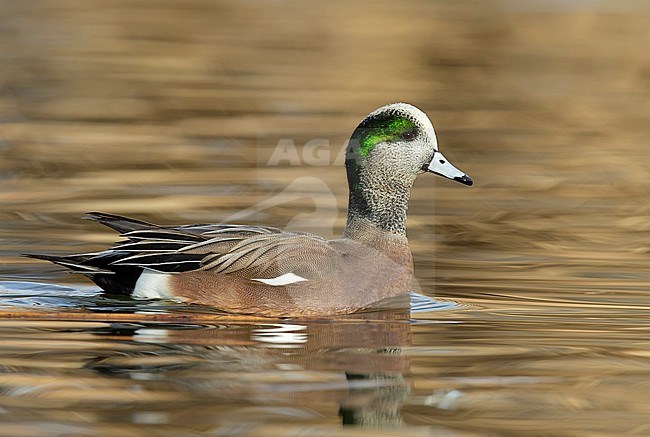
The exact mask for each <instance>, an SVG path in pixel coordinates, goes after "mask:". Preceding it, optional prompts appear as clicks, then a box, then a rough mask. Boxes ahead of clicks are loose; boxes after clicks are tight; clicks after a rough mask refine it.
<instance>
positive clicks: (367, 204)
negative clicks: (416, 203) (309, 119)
mask: <svg viewBox="0 0 650 437" xmlns="http://www.w3.org/2000/svg"><path fill="white" fill-rule="evenodd" d="M345 165H346V172H347V176H348V184H349V188H350V206H349V213H348V224H349V225H352V224H353V223H352V222H351V219H352V221H354V220H356V219H358V218H359V217H363V218H365V219H368V220H369V221H371V222H372V223H373V224H375V225H376V226H379V227H380V228H382V229H384V230H388V231H390V232H395V233H400V234H401V233H405V232H406V229H405V228H406V209H407V207H408V198H409V194H410V191H411V188H412V186H413V182H414V181H415V178H416V177H417V176H418V175H419V174H422V173H425V172H430V173H434V174H437V175H439V176H442V177H445V178H447V179H451V180H454V181H457V182H460V183H462V184H464V185H470V186H471V185H473V181H472V179H471V178H470V177H469V176H468V175H466V174H465V173H464V172H462V171H460V170H458V169H457V168H456V167H454V166H453V165H452V164H451V163H450V162H449V160H448V159H447V158H445V156H444V155H443V154H442V153H440V151H439V150H438V141H437V139H436V133H435V131H434V129H433V125H432V124H431V121H430V120H429V118H428V117H427V115H426V114H425V113H424V112H422V111H421V110H419V109H418V108H416V107H415V106H412V105H409V104H406V103H394V104H391V105H386V106H382V107H381V108H379V109H376V110H375V111H373V112H371V113H370V114H368V116H366V118H364V119H363V121H362V122H361V123H360V124H359V126H357V128H356V129H355V130H354V132H353V133H352V136H351V138H350V141H349V143H348V146H347V150H346V161H345Z"/></svg>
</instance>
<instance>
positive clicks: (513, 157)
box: [0, 0, 650, 436]
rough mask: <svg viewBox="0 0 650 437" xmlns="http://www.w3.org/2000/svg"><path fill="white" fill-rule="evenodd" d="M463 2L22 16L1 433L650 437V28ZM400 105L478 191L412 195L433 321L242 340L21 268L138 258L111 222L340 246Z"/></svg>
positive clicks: (196, 320)
mask: <svg viewBox="0 0 650 437" xmlns="http://www.w3.org/2000/svg"><path fill="white" fill-rule="evenodd" d="M457 3H458V2H418V1H408V2H389V3H388V2H387V3H382V2H357V3H350V2H340V3H339V2H328V3H327V4H325V3H324V2H323V3H312V2H300V3H298V2H288V1H281V2H272V3H267V2H246V3H234V2H212V1H200V0H194V1H189V2H188V1H185V2H176V1H173V0H170V1H165V2H156V4H155V5H153V4H150V3H149V2H138V1H136V2H133V1H129V2H119V1H118V2H101V1H92V2H85V3H83V4H82V3H78V2H73V1H63V0H56V1H51V2H38V1H31V2H8V3H7V4H5V5H3V11H2V12H1V13H0V35H1V37H0V63H1V65H2V73H0V184H2V190H0V239H1V241H2V245H1V247H0V280H1V282H0V299H1V306H0V316H1V319H0V421H2V426H1V427H0V435H7V436H22V435H29V436H32V435H48V436H50V435H120V436H129V435H134V436H135V435H137V436H141V435H169V436H177V435H224V436H230V435H251V436H256V435H259V436H275V435H278V436H279V435H297V434H300V435H337V436H339V435H354V436H357V435H373V436H374V435H387V436H391V435H414V436H418V435H423V436H424V435H449V436H465V435H486V434H488V435H622V434H632V435H648V434H650V402H648V396H647V393H648V390H649V389H650V383H649V382H648V381H650V378H649V376H650V340H649V339H650V322H649V321H650V317H648V315H649V314H648V313H649V311H648V292H649V288H650V271H649V270H648V267H647V266H648V254H649V253H650V238H649V234H648V230H649V229H650V227H649V225H648V223H649V220H648V216H649V214H650V207H649V206H648V196H649V194H650V191H649V189H648V186H649V185H648V180H649V179H648V174H649V170H650V159H649V158H650V151H649V149H648V148H647V144H648V140H649V138H648V129H647V120H648V115H650V107H649V106H648V101H649V99H648V90H649V88H648V78H649V75H648V65H650V58H649V57H648V54H647V45H648V31H647V29H648V25H649V24H650V17H649V14H650V9H649V8H648V6H647V4H646V3H645V2H641V1H638V2H637V1H622V2H616V3H615V4H614V3H611V4H610V3H604V2H596V1H580V2H564V1H553V2H541V1H532V2H526V4H525V5H524V4H523V3H520V2H511V1H507V0H495V1H488V2H485V1H470V2H462V4H457ZM393 101H407V102H410V103H413V104H416V105H418V106H419V107H421V108H422V109H424V110H425V111H426V112H427V113H428V114H429V115H430V116H431V118H432V119H433V121H434V124H435V125H436V129H437V131H438V136H439V142H440V145H441V150H442V151H443V152H444V153H445V155H446V156H447V157H449V159H450V160H452V162H454V163H455V164H457V165H458V166H459V167H460V168H462V169H463V170H465V171H467V172H468V174H470V175H471V176H472V177H473V178H474V179H475V181H476V185H475V187H473V188H471V189H467V188H466V187H463V186H460V185H458V184H454V183H452V182H448V181H443V180H442V179H439V178H438V179H435V178H434V177H433V176H431V175H428V176H427V175H423V176H422V177H420V178H419V180H418V181H417V183H416V187H415V189H414V192H413V195H412V199H411V206H410V210H409V224H408V227H409V239H410V243H411V247H412V250H413V254H414V259H415V270H416V273H415V275H416V283H415V287H414V291H415V292H417V293H420V294H422V295H425V296H429V298H433V299H434V300H428V301H426V302H424V303H423V301H422V300H421V299H420V300H418V301H417V302H414V305H415V306H416V307H417V308H418V309H420V310H422V309H424V310H425V311H416V312H413V313H407V312H404V311H402V312H400V311H395V310H390V309H384V310H378V311H375V312H369V313H363V314H356V315H350V316H346V317H339V318H336V319H333V320H331V319H330V320H326V319H322V320H320V319H319V320H271V319H263V318H255V317H241V316H231V315H227V314H224V313H222V312H219V311H217V310H210V309H207V308H196V307H185V306H179V305H169V304H166V303H163V302H136V301H131V300H129V299H115V298H109V297H106V296H103V295H101V294H100V293H98V291H97V289H96V288H94V287H93V286H92V285H91V284H89V283H88V282H86V281H84V279H83V278H80V277H77V276H74V275H69V274H67V273H65V272H63V271H62V269H60V268H58V267H56V266H52V265H48V264H46V263H41V262H37V261H35V260H28V259H23V258H19V257H17V254H19V253H24V252H46V253H71V252H83V251H92V250H96V249H98V248H101V247H105V246H106V245H108V244H110V243H112V242H113V241H115V239H116V236H115V235H114V234H111V233H110V232H109V231H107V230H105V229H102V228H101V227H99V226H98V225H96V224H93V223H90V222H86V221H81V220H79V217H80V216H81V215H82V214H83V212H85V211H91V210H100V211H107V212H114V213H120V214H126V215H132V216H136V217H137V218H140V219H143V220H148V221H154V222H159V223H166V224H181V223H191V222H219V221H237V222H245V223H264V224H267V225H273V226H279V227H285V228H288V229H292V230H304V231H310V232H315V233H318V234H320V235H323V236H325V237H332V236H334V235H337V234H338V233H340V231H341V229H342V226H343V223H344V219H345V214H344V208H345V206H346V205H345V203H346V200H347V195H346V190H347V187H346V184H345V181H344V172H343V168H342V166H341V165H340V150H341V147H342V145H343V144H344V141H345V139H346V136H347V135H349V134H350V132H351V131H352V129H353V128H354V127H355V126H356V124H357V123H358V121H359V120H360V119H361V118H362V117H363V115H365V114H366V113H367V112H369V111H370V110H372V109H374V108H376V107H378V106H380V105H383V104H385V103H389V102H393ZM278 145H282V147H284V148H285V149H284V150H290V151H291V150H293V151H295V152H296V153H295V154H293V155H290V156H289V155H287V156H288V157H287V156H284V158H283V159H282V160H279V159H278V155H274V153H275V152H277V150H278ZM293 146H295V149H291V147H293ZM287 148H288V149H287ZM422 306H424V308H422ZM343 423H345V424H348V425H352V426H345V427H342V424H343Z"/></svg>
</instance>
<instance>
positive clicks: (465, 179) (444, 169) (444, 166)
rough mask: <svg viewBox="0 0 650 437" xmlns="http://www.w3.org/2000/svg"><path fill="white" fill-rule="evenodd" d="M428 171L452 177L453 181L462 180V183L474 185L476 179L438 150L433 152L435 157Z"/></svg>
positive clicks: (444, 176)
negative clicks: (455, 165) (459, 168)
mask: <svg viewBox="0 0 650 437" xmlns="http://www.w3.org/2000/svg"><path fill="white" fill-rule="evenodd" d="M425 170H426V171H429V172H431V173H434V174H437V175H438V176H442V177H443V178H447V179H451V180H452V181H456V182H460V183H461V184H464V185H468V186H470V187H471V186H472V185H474V181H473V180H472V178H470V177H469V176H467V175H466V174H465V173H463V172H462V171H460V170H458V169H457V168H456V167H454V166H453V165H452V164H451V163H450V162H449V161H448V160H447V158H445V157H444V155H443V154H442V153H440V152H438V151H436V152H435V153H434V154H433V159H432V160H431V162H430V163H429V165H428V166H427V167H425Z"/></svg>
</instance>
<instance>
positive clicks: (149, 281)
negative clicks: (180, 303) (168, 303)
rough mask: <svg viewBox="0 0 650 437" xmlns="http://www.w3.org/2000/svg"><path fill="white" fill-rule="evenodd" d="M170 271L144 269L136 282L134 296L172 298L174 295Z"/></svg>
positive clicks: (139, 297) (141, 297)
mask: <svg viewBox="0 0 650 437" xmlns="http://www.w3.org/2000/svg"><path fill="white" fill-rule="evenodd" d="M170 276H171V275H170V274H169V273H160V272H155V271H153V270H149V269H144V270H143V271H142V274H141V275H140V277H139V278H138V282H136V283H135V287H134V288H133V293H132V294H131V296H133V297H134V298H136V299H170V298H174V296H173V295H172V294H171V292H170V291H169V277H170Z"/></svg>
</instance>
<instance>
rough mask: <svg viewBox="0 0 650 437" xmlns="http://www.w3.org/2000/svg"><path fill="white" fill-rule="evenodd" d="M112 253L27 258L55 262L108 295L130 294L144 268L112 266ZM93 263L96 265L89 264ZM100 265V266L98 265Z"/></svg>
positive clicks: (30, 256) (42, 255) (32, 255)
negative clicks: (78, 274) (81, 276)
mask: <svg viewBox="0 0 650 437" xmlns="http://www.w3.org/2000/svg"><path fill="white" fill-rule="evenodd" d="M112 255H113V254H112V253H111V252H102V253H100V254H81V255H67V256H55V255H44V254H40V253H26V254H23V255H22V256H25V257H27V258H35V259H41V260H45V261H50V262H53V263H54V264H58V265H60V266H63V267H65V268H67V269H69V270H70V273H80V274H82V275H84V276H86V277H88V279H90V280H91V281H93V282H94V283H95V284H97V285H98V286H99V287H101V288H102V289H103V290H105V291H106V292H108V293H115V294H130V293H131V292H133V289H134V288H135V283H136V282H137V281H138V278H139V277H140V274H141V273H142V268H140V267H133V266H112V265H111V264H110V263H111V261H112V258H113V257H112ZM87 262H91V263H93V264H95V265H90V264H87ZM97 264H99V265H97Z"/></svg>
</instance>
